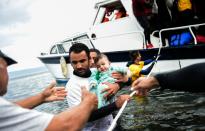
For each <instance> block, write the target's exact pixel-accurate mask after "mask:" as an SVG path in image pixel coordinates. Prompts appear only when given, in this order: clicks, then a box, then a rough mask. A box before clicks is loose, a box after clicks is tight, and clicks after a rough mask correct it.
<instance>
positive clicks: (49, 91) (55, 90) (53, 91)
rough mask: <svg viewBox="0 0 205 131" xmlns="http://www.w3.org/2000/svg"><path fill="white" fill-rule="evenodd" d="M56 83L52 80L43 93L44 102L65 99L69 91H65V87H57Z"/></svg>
mask: <svg viewBox="0 0 205 131" xmlns="http://www.w3.org/2000/svg"><path fill="white" fill-rule="evenodd" d="M55 86H56V83H55V82H52V83H50V85H49V86H48V87H47V88H46V89H45V90H44V91H43V92H42V93H41V94H42V96H43V98H44V102H52V101H59V100H64V99H65V97H66V94H67V92H66V91H65V87H55Z"/></svg>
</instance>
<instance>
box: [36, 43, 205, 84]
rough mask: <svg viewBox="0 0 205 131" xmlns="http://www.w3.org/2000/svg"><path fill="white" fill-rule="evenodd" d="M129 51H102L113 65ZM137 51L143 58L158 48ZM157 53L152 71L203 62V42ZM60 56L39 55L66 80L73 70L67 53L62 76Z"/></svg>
mask: <svg viewBox="0 0 205 131" xmlns="http://www.w3.org/2000/svg"><path fill="white" fill-rule="evenodd" d="M131 51H135V50H129V51H113V52H104V54H106V55H107V56H108V58H109V59H110V61H111V63H112V64H113V65H114V66H126V63H127V62H128V61H129V60H130V58H129V53H130V52H131ZM139 51H140V53H141V55H142V58H143V59H150V58H153V57H154V56H157V54H158V51H159V48H153V49H141V50H139ZM159 55H160V57H159V59H158V61H157V64H156V66H155V67H154V68H153V73H159V72H165V71H171V70H177V69H181V68H183V67H185V66H188V65H191V64H195V63H199V62H205V44H200V45H189V46H180V47H163V48H162V49H161V51H160V54H159ZM60 58H61V56H60V55H59V56H53V57H52V56H49V57H39V59H40V60H41V61H42V62H43V63H44V64H45V66H46V67H47V68H48V70H49V71H50V73H51V74H52V75H53V76H54V77H55V78H56V80H57V81H63V82H67V81H68V80H69V78H70V75H71V74H72V72H73V68H72V67H71V65H70V63H69V58H68V55H67V56H65V55H64V58H65V60H66V63H67V68H68V72H69V73H68V75H67V76H66V77H65V76H63V73H62V69H61V65H60ZM145 68H146V66H145Z"/></svg>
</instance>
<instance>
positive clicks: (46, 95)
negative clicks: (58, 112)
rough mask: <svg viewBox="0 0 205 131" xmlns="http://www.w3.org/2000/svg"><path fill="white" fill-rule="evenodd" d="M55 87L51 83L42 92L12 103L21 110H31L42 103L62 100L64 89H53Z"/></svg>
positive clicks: (53, 83) (64, 94) (64, 93)
mask: <svg viewBox="0 0 205 131" xmlns="http://www.w3.org/2000/svg"><path fill="white" fill-rule="evenodd" d="M55 85H56V83H55V82H52V83H51V84H50V85H49V86H48V87H47V88H46V89H45V90H44V91H43V92H41V93H39V94H37V95H35V96H31V97H29V98H26V99H23V100H19V101H17V102H14V103H16V104H17V105H19V106H21V107H23V108H28V109H32V108H34V107H36V106H38V105H40V104H42V103H44V102H51V101H57V100H64V99H65V96H66V91H65V88H64V87H55Z"/></svg>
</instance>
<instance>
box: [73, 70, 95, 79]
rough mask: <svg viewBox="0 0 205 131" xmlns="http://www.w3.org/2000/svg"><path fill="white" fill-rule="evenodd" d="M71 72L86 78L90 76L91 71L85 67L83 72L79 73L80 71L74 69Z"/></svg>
mask: <svg viewBox="0 0 205 131" xmlns="http://www.w3.org/2000/svg"><path fill="white" fill-rule="evenodd" d="M73 74H74V75H76V76H79V77H83V78H88V77H90V76H91V71H90V69H87V70H86V71H85V73H80V72H78V71H76V70H74V71H73Z"/></svg>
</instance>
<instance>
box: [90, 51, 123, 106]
mask: <svg viewBox="0 0 205 131" xmlns="http://www.w3.org/2000/svg"><path fill="white" fill-rule="evenodd" d="M95 65H96V68H97V69H96V70H93V71H92V75H91V76H90V79H89V86H90V91H91V92H93V93H95V94H96V95H97V97H98V108H101V107H103V106H105V105H108V104H109V103H111V102H112V101H113V97H111V98H109V99H105V98H104V97H103V95H104V93H102V91H103V90H104V89H105V88H107V85H106V84H104V83H105V82H109V83H115V82H116V80H115V79H114V78H113V77H112V72H113V71H117V72H119V73H122V74H127V69H126V68H122V67H114V66H111V65H110V61H109V59H108V57H107V56H106V55H104V54H100V55H98V56H97V57H96V59H95Z"/></svg>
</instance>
